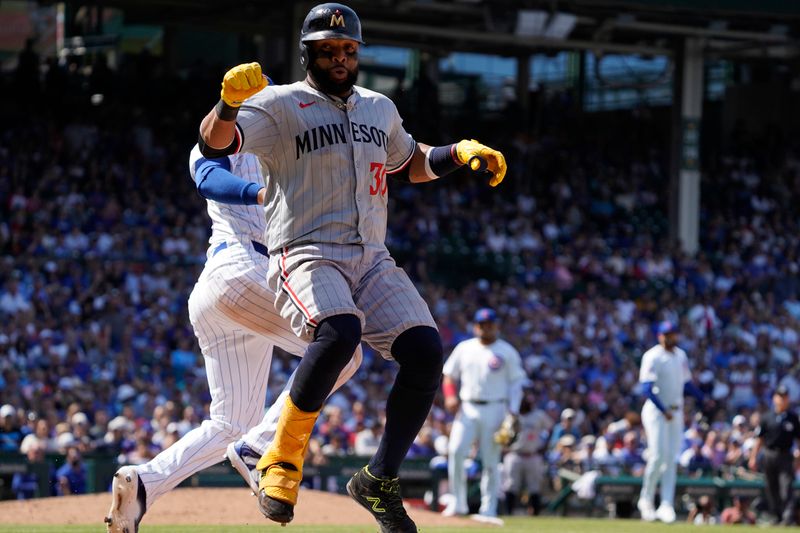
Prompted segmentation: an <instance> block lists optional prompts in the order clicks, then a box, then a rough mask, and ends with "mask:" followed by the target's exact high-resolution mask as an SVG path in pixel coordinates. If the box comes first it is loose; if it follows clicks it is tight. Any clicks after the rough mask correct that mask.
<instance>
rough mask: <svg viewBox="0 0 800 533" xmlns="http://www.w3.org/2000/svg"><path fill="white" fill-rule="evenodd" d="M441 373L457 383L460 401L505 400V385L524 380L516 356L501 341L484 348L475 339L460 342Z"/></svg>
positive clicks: (509, 346) (506, 391) (506, 395)
mask: <svg viewBox="0 0 800 533" xmlns="http://www.w3.org/2000/svg"><path fill="white" fill-rule="evenodd" d="M442 373H443V374H444V375H445V376H448V377H450V378H453V379H455V380H458V381H460V382H461V387H460V389H459V398H460V399H461V401H471V400H472V401H474V400H478V401H497V400H508V388H509V385H511V384H512V383H515V382H517V381H520V380H523V379H525V371H524V370H523V369H522V363H521V361H520V357H519V352H517V350H516V349H514V347H513V346H511V345H510V344H509V343H507V342H506V341H504V340H502V339H498V340H496V341H494V342H493V343H492V344H490V345H488V346H486V345H483V344H481V341H480V340H479V339H478V338H473V339H469V340H466V341H463V342H460V343H459V344H458V345H457V346H456V347H455V349H454V350H453V353H452V354H450V357H449V358H448V359H447V361H446V362H445V364H444V368H443V370H442Z"/></svg>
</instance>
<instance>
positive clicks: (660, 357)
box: [639, 344, 692, 407]
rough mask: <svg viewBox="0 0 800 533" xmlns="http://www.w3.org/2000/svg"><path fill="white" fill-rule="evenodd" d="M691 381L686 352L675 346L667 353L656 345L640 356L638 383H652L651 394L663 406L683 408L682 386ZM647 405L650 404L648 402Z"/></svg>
mask: <svg viewBox="0 0 800 533" xmlns="http://www.w3.org/2000/svg"><path fill="white" fill-rule="evenodd" d="M691 379H692V374H691V372H690V371H689V359H688V358H687V357H686V352H684V351H683V350H682V349H680V348H678V347H677V346H676V347H674V348H673V349H672V351H667V350H666V349H664V347H663V346H661V345H660V344H657V345H655V346H653V347H652V348H650V349H649V350H647V351H646V352H645V354H644V355H643V356H642V367H641V369H640V371H639V382H640V383H646V382H648V381H652V382H653V392H655V393H656V395H657V396H658V399H659V400H661V403H663V404H664V405H665V406H667V407H669V406H677V407H681V406H683V386H684V384H685V383H686V382H687V381H690V380H691ZM647 403H652V402H650V401H649V400H648V402H647Z"/></svg>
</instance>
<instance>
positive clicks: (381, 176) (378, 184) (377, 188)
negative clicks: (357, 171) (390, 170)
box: [369, 161, 389, 196]
mask: <svg viewBox="0 0 800 533" xmlns="http://www.w3.org/2000/svg"><path fill="white" fill-rule="evenodd" d="M369 171H370V172H372V178H373V180H372V183H371V184H370V186H369V193H370V194H371V195H372V196H377V195H379V194H380V195H381V196H386V191H387V189H388V188H389V183H388V181H387V180H386V167H384V166H383V163H377V162H375V161H373V162H372V163H370V164H369Z"/></svg>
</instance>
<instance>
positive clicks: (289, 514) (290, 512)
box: [258, 489, 294, 526]
mask: <svg viewBox="0 0 800 533" xmlns="http://www.w3.org/2000/svg"><path fill="white" fill-rule="evenodd" d="M258 508H259V509H261V514H263V515H264V516H266V517H267V518H269V519H270V520H272V521H273V522H278V523H279V524H281V525H284V526H285V525H286V524H288V523H289V522H291V521H292V519H293V518H294V505H292V504H290V503H286V502H282V501H280V500H276V499H275V498H271V497H269V496H267V494H266V492H264V489H261V490H260V491H258Z"/></svg>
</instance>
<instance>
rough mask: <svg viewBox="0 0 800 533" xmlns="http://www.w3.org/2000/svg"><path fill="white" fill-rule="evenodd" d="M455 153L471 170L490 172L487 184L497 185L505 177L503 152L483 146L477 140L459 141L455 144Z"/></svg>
mask: <svg viewBox="0 0 800 533" xmlns="http://www.w3.org/2000/svg"><path fill="white" fill-rule="evenodd" d="M456 155H457V156H458V160H459V161H461V163H463V164H465V165H466V164H469V166H470V168H472V170H488V171H489V172H491V173H492V179H490V180H489V185H491V186H492V187H497V186H498V185H500V182H501V181H503V178H505V177H506V158H505V157H503V154H501V153H500V152H498V151H497V150H494V149H492V148H489V147H488V146H485V145H483V144H481V143H479V142H478V141H476V140H474V139H472V140H469V141H468V140H466V139H464V140H463V141H460V142H459V143H458V144H457V145H456Z"/></svg>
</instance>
